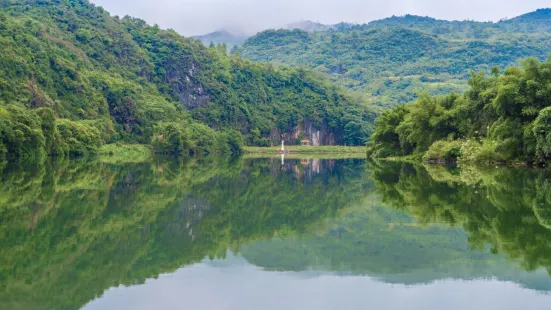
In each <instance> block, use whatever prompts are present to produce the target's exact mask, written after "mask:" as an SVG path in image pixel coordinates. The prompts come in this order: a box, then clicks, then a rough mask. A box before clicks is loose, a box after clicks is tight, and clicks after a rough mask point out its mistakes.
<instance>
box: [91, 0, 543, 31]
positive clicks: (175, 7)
mask: <svg viewBox="0 0 551 310" xmlns="http://www.w3.org/2000/svg"><path fill="white" fill-rule="evenodd" d="M93 2H94V3H96V4H97V5H101V6H103V7H104V8H105V9H107V10H108V11H110V12H112V13H113V14H118V15H120V16H124V15H131V16H135V17H139V18H142V19H145V20H146V21H148V22H149V23H157V24H159V25H160V26H161V27H163V28H173V29H174V30H176V31H178V32H179V33H181V34H183V35H186V36H192V35H200V34H205V33H209V32H213V31H217V30H220V29H227V30H230V31H231V32H235V33H241V34H248V35H251V34H254V33H256V32H259V31H262V30H265V29H269V28H281V27H283V26H285V25H287V24H290V23H294V22H297V21H301V20H312V21H316V22H320V23H322V24H337V23H340V22H352V23H359V24H362V23H367V22H369V21H372V20H376V19H381V18H385V17H389V16H392V15H405V14H414V15H421V16H432V17H435V18H439V19H448V20H465V19H469V20H477V21H497V20H500V19H502V18H510V17H514V16H518V15H520V14H522V13H525V12H529V11H534V10H536V9H538V8H542V7H547V6H549V2H548V1H546V0H525V1H505V2H504V1H498V0H488V1H476V0H465V1H449V0H446V1H441V0H421V1H412V0H391V1H373V0H321V1H320V0H280V1H266V0H260V1H257V0H156V1H152V0H137V1H136V0H93Z"/></svg>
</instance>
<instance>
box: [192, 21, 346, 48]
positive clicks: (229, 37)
mask: <svg viewBox="0 0 551 310" xmlns="http://www.w3.org/2000/svg"><path fill="white" fill-rule="evenodd" d="M352 26H354V24H350V23H340V24H336V25H325V24H321V23H318V22H313V21H310V20H306V21H299V22H294V23H291V24H288V25H286V26H284V27H282V28H281V29H286V30H292V29H298V30H302V31H306V32H318V31H327V30H332V29H343V28H349V27H352ZM250 37H251V35H246V34H244V33H238V32H235V31H231V30H229V29H220V30H217V31H214V32H211V33H208V34H204V35H196V36H193V38H195V39H198V40H200V41H201V42H203V43H204V44H205V45H207V46H208V45H210V44H211V43H213V44H214V45H218V44H226V45H227V46H228V48H229V49H231V48H232V47H234V46H241V45H243V44H244V43H245V41H246V40H247V39H248V38H250Z"/></svg>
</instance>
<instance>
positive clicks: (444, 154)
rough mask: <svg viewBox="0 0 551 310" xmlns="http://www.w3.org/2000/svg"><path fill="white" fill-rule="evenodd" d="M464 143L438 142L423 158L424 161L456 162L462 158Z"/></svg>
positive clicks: (459, 141) (458, 141)
mask: <svg viewBox="0 0 551 310" xmlns="http://www.w3.org/2000/svg"><path fill="white" fill-rule="evenodd" d="M462 145H463V141H461V140H455V141H444V140H441V141H436V142H434V143H433V144H432V145H431V146H430V147H429V150H428V151H427V152H426V153H425V155H424V156H423V160H424V161H442V162H452V161H456V160H457V159H458V158H459V157H460V156H461V146H462Z"/></svg>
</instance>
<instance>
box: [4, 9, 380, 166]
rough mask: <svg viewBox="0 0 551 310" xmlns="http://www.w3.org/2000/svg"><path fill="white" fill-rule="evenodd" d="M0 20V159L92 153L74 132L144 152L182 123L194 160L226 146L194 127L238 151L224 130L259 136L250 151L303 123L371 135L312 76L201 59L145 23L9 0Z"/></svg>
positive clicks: (364, 122) (185, 42)
mask: <svg viewBox="0 0 551 310" xmlns="http://www.w3.org/2000/svg"><path fill="white" fill-rule="evenodd" d="M0 14H1V16H2V18H1V19H0V45H1V46H3V47H4V50H3V52H2V53H1V55H0V107H2V109H3V110H2V111H4V110H7V111H8V112H2V115H3V116H2V117H5V118H9V120H6V122H9V123H10V124H12V125H13V126H11V127H10V126H6V128H2V129H1V136H0V137H1V139H0V140H2V141H3V142H2V144H1V145H2V146H0V153H1V154H11V155H13V156H26V155H28V154H38V153H46V154H58V155H59V154H64V153H71V154H80V153H83V152H91V151H93V150H95V149H96V148H97V142H98V141H97V139H95V138H92V137H85V136H84V135H83V133H82V132H80V129H83V128H81V127H79V126H80V125H89V126H91V127H95V128H96V129H98V130H99V132H100V135H101V140H103V141H104V142H106V143H115V142H124V143H140V144H149V143H150V142H151V137H153V136H154V131H155V128H156V127H158V126H164V125H159V124H160V123H162V122H166V123H178V124H180V125H181V126H182V127H183V128H186V130H188V131H189V132H188V133H187V134H186V135H191V136H189V137H188V138H189V140H190V141H189V145H185V146H184V147H186V148H195V147H197V150H196V151H197V152H198V153H210V152H212V151H213V150H215V149H217V150H218V149H225V148H226V147H225V146H220V145H218V144H217V143H219V142H220V141H222V140H224V139H219V138H215V137H214V133H213V132H212V131H209V130H207V129H206V128H204V127H202V128H199V127H198V126H199V125H198V124H197V123H202V124H205V125H207V126H208V127H210V128H211V129H213V130H215V131H216V132H220V135H222V136H225V137H227V139H226V142H231V143H233V145H229V146H227V148H228V149H231V150H234V151H235V150H237V149H238V147H237V148H236V144H235V143H237V144H239V143H238V141H237V140H236V139H234V138H235V137H233V135H231V134H230V135H228V133H227V132H226V131H227V130H236V131H238V132H239V133H240V134H242V135H244V136H249V135H250V133H251V132H252V131H253V130H254V129H258V130H259V131H260V135H259V136H257V137H256V139H248V140H247V142H248V143H255V144H256V143H258V144H259V145H267V144H269V143H268V141H270V139H272V138H273V137H276V138H277V140H279V139H280V136H279V134H286V133H287V132H288V131H290V130H293V129H295V127H297V126H299V125H301V124H302V123H303V122H306V121H311V122H313V123H314V124H316V125H317V128H318V129H326V130H327V131H328V132H330V133H334V134H335V136H336V137H337V139H336V142H337V143H361V142H362V141H365V140H367V139H368V137H369V135H370V133H371V131H370V129H371V128H370V126H369V123H370V122H371V121H372V120H373V119H374V113H373V112H372V110H371V108H370V107H367V106H366V105H364V104H362V103H360V102H357V101H356V100H353V99H351V98H349V97H348V96H346V95H344V93H343V91H342V90H340V89H337V88H335V87H333V86H331V85H329V84H327V82H325V81H323V80H322V79H320V78H318V77H316V76H315V75H314V74H313V73H311V72H306V71H304V70H297V69H291V68H273V67H272V66H270V65H263V64H254V63H251V62H249V61H245V60H242V59H240V58H238V57H236V56H228V55H227V52H226V48H227V47H226V46H224V45H220V46H219V47H218V48H213V49H209V48H206V47H204V46H203V45H202V44H201V43H200V42H199V41H197V40H194V39H187V38H183V37H182V36H180V35H178V34H177V33H176V32H174V31H172V30H162V29H160V28H159V27H158V26H149V25H147V24H146V23H145V22H144V21H143V20H139V19H134V18H130V17H125V18H123V19H119V18H115V17H112V16H110V15H109V13H107V12H106V11H105V10H103V9H102V8H99V7H96V6H95V5H93V4H91V3H90V2H89V1H87V0H83V1H72V0H52V1H37V0H25V1H8V0H5V1H0ZM15 106H19V107H21V108H23V109H27V110H29V111H31V110H35V109H50V110H51V111H53V116H54V117H55V119H58V120H60V119H66V120H70V121H72V122H75V123H74V124H73V123H71V124H70V125H69V123H68V122H67V121H60V122H57V121H56V122H57V123H59V126H52V113H50V112H47V113H46V114H44V113H42V112H37V113H42V114H41V116H42V117H44V121H45V123H44V124H43V126H41V125H40V124H39V120H38V119H37V118H36V115H35V114H33V113H34V112H32V113H31V112H29V113H26V112H25V111H23V110H22V109H17V110H16V109H15V108H14V107H15ZM45 111H46V110H45ZM349 111H351V112H349ZM347 114H352V115H354V116H356V118H351V117H350V115H349V116H347ZM77 123H78V126H77ZM57 127H60V128H57ZM69 127H71V128H69ZM10 128H11V129H10ZM59 129H63V132H61V131H60V132H59V134H61V136H58V133H57V132H56V130H59ZM40 131H44V132H42V133H40ZM199 132H200V133H199ZM93 134H94V135H95V134H96V131H95V130H94V132H93ZM194 134H195V136H193V135H194ZM67 135H71V137H73V138H75V139H76V140H71V139H69V137H68V136H67ZM203 136H208V137H206V138H203ZM19 139H20V140H19ZM64 139H65V140H68V141H62V140H64ZM273 139H275V138H273ZM193 140H195V142H196V144H195V145H194V143H195V142H194V141H193ZM174 141H175V142H179V141H180V139H175V140H174ZM88 142H90V143H94V144H93V145H91V146H89V147H84V146H83V145H82V143H88ZM157 142H158V141H157ZM60 143H66V144H67V145H66V147H62V145H61V144H60ZM16 144H18V145H19V146H17V147H16V146H15V145H16ZM181 148H182V146H174V150H172V151H171V153H172V152H176V153H181V152H183V150H182V149H181Z"/></svg>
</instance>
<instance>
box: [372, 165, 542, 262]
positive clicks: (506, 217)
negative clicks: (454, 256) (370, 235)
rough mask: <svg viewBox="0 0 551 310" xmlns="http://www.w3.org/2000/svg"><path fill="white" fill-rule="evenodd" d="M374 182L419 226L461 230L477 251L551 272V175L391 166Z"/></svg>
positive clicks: (377, 170) (376, 171)
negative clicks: (448, 226) (485, 249)
mask: <svg viewBox="0 0 551 310" xmlns="http://www.w3.org/2000/svg"><path fill="white" fill-rule="evenodd" d="M373 177H374V179H375V181H376V182H377V192H379V193H380V194H381V196H382V198H383V200H384V201H385V202H386V203H388V204H391V205H393V206H396V207H398V208H400V209H403V210H404V211H405V212H406V213H407V214H410V215H412V216H414V217H415V219H416V220H417V221H418V222H422V223H435V222H436V223H449V224H451V225H453V226H460V227H462V228H463V229H464V230H465V231H466V232H467V233H468V235H469V238H468V241H469V243H470V244H471V245H472V246H473V247H476V248H483V247H484V246H486V245H488V244H489V245H490V247H491V248H492V252H494V253H503V254H505V255H506V256H507V257H508V258H509V259H511V260H514V261H518V262H520V264H521V265H522V267H523V268H524V269H527V270H536V269H538V268H545V269H547V271H548V272H551V230H550V229H549V228H548V225H547V223H549V216H548V215H549V214H550V213H551V212H550V211H549V210H551V195H550V193H551V186H550V184H551V181H550V180H551V178H550V177H551V171H549V170H547V169H545V170H538V169H529V168H511V169H489V170H479V169H473V168H472V167H471V168H469V167H465V168H463V169H459V170H455V171H449V170H446V169H445V168H443V167H427V168H424V167H421V166H412V165H409V164H390V165H388V164H385V165H382V166H376V167H375V169H374V173H373Z"/></svg>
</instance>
